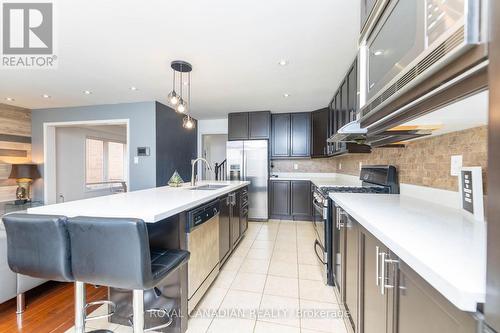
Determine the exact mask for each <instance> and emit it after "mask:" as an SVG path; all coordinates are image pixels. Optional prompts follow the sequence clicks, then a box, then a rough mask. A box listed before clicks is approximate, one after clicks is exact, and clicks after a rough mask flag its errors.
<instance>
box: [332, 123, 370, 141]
mask: <svg viewBox="0 0 500 333" xmlns="http://www.w3.org/2000/svg"><path fill="white" fill-rule="evenodd" d="M367 133H368V129H366V128H361V126H360V124H359V122H358V121H356V120H355V121H351V122H350V123H348V124H346V125H344V126H342V127H341V128H339V130H338V131H337V133H335V134H334V135H332V136H331V137H330V138H328V140H327V142H356V143H364V142H365V141H366V134H367Z"/></svg>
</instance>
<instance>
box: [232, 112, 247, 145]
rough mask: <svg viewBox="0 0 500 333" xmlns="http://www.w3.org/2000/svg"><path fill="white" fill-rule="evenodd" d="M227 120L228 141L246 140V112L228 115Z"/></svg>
mask: <svg viewBox="0 0 500 333" xmlns="http://www.w3.org/2000/svg"><path fill="white" fill-rule="evenodd" d="M227 119H228V124H227V137H228V140H247V139H248V112H240V113H230V114H229V115H228V117H227Z"/></svg>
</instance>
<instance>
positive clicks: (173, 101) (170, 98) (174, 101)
mask: <svg viewBox="0 0 500 333" xmlns="http://www.w3.org/2000/svg"><path fill="white" fill-rule="evenodd" d="M168 101H169V103H170V104H171V105H177V103H179V96H177V93H176V92H175V90H173V91H172V92H170V94H168Z"/></svg>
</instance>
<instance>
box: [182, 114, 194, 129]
mask: <svg viewBox="0 0 500 333" xmlns="http://www.w3.org/2000/svg"><path fill="white" fill-rule="evenodd" d="M182 127H184V128H187V129H193V128H194V121H193V119H192V118H191V117H190V116H185V117H184V119H183V121H182Z"/></svg>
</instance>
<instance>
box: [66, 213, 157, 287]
mask: <svg viewBox="0 0 500 333" xmlns="http://www.w3.org/2000/svg"><path fill="white" fill-rule="evenodd" d="M68 231H69V235H70V240H71V253H72V268H73V275H74V277H75V280H76V281H80V282H84V283H91V284H95V285H103V286H111V287H116V288H124V289H143V288H144V285H145V284H147V282H148V281H151V280H152V276H151V275H152V272H151V254H150V250H149V237H148V231H147V228H146V224H145V222H144V221H142V220H139V219H126V218H102V217H86V216H79V217H75V218H70V219H69V220H68Z"/></svg>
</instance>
